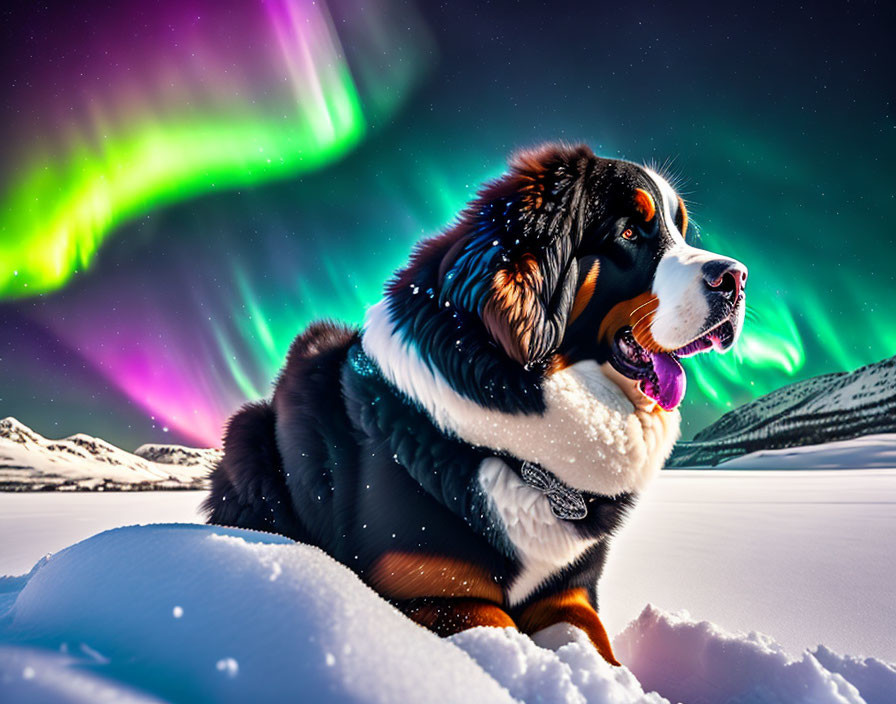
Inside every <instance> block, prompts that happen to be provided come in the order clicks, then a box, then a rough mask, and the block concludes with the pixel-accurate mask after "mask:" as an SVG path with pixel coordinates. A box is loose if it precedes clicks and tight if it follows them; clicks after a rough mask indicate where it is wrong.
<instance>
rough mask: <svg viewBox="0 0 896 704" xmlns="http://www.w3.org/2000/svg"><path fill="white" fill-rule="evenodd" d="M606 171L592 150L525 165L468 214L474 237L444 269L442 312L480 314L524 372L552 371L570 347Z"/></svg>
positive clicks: (518, 161) (536, 154)
mask: <svg viewBox="0 0 896 704" xmlns="http://www.w3.org/2000/svg"><path fill="white" fill-rule="evenodd" d="M597 162H598V159H597V157H595V156H594V154H593V152H592V151H591V150H590V149H588V148H587V147H584V146H579V147H561V146H556V145H549V146H545V147H541V148H539V149H536V150H533V151H527V152H523V153H520V154H518V155H516V156H515V157H514V158H513V159H512V161H511V163H510V168H509V170H508V173H507V174H506V175H505V176H503V177H502V178H500V179H498V180H497V181H495V182H494V183H491V184H489V185H488V186H486V187H485V188H484V189H483V190H482V192H481V193H480V194H479V197H478V198H477V199H476V200H475V201H474V202H473V203H472V204H471V205H470V207H469V208H468V209H467V210H466V211H465V212H464V213H463V215H462V219H461V222H460V223H459V225H458V227H460V228H463V229H464V230H466V236H465V237H462V238H460V239H458V240H457V242H456V243H455V245H454V247H452V249H451V251H449V252H448V253H447V255H446V256H445V258H444V259H443V261H442V264H441V267H440V271H439V277H440V282H441V286H440V292H439V294H440V296H439V298H440V304H441V305H445V306H451V305H454V306H457V307H458V308H459V309H460V310H462V311H470V312H475V313H476V314H478V316H479V317H480V319H481V320H482V323H483V325H484V326H485V329H486V330H487V331H488V333H489V335H490V336H491V338H492V339H493V340H494V341H495V342H496V343H497V344H498V345H499V346H500V347H501V348H502V349H503V350H504V352H505V353H506V354H507V355H508V356H509V357H510V358H511V359H513V360H516V361H517V362H519V363H520V364H523V365H527V366H532V365H537V364H541V363H546V362H547V359H548V357H549V356H550V354H551V353H552V352H553V351H554V350H556V348H557V347H558V346H559V345H560V342H561V341H562V339H563V334H564V332H565V330H566V325H567V321H568V318H569V314H570V310H571V309H572V305H573V300H574V298H575V286H576V281H577V278H578V267H577V264H576V260H575V257H574V256H573V255H574V252H575V251H576V248H577V247H578V245H579V243H580V242H581V238H582V233H583V231H584V229H585V227H586V224H587V221H588V219H589V212H588V211H589V202H590V198H589V193H590V191H591V187H590V181H591V180H593V174H594V172H595V167H596V164H597Z"/></svg>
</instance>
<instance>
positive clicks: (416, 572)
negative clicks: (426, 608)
mask: <svg viewBox="0 0 896 704" xmlns="http://www.w3.org/2000/svg"><path fill="white" fill-rule="evenodd" d="M368 582H369V583H370V585H371V586H372V587H373V588H374V589H376V590H377V591H378V592H379V593H380V594H383V595H384V596H386V597H389V598H393V599H413V598H415V597H476V598H479V599H486V600H489V601H494V602H496V603H499V604H500V603H502V602H503V600H504V593H503V592H502V591H501V587H499V586H498V585H497V584H496V583H495V581H494V580H493V579H492V578H491V577H490V576H489V573H488V571H487V570H485V569H483V568H482V567H479V566H478V565H474V564H471V563H469V562H464V561H463V560H457V559H454V558H451V557H444V556H441V555H424V554H415V553H407V552H389V553H386V554H385V555H383V556H382V557H381V558H380V559H379V560H377V561H376V562H375V563H374V565H373V568H372V569H371V571H370V574H369V577H368Z"/></svg>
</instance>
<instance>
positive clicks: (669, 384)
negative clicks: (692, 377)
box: [610, 320, 735, 411]
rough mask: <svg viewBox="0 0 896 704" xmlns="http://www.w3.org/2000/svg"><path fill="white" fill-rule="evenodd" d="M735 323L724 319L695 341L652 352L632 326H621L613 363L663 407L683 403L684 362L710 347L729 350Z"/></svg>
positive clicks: (614, 344) (614, 342)
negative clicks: (672, 348) (675, 347)
mask: <svg viewBox="0 0 896 704" xmlns="http://www.w3.org/2000/svg"><path fill="white" fill-rule="evenodd" d="M734 337H735V334H734V325H733V324H732V322H731V321H730V320H725V321H723V322H721V323H719V324H718V325H716V326H715V327H714V328H712V329H711V330H709V331H708V332H705V333H704V334H703V335H702V336H700V337H698V338H697V339H696V340H694V341H693V342H689V343H688V344H687V345H685V346H684V347H680V348H678V349H677V350H673V351H671V352H651V351H649V350H646V349H645V348H643V347H641V345H639V344H638V343H637V341H635V337H634V335H632V329H631V328H630V327H627V326H626V327H624V328H621V329H620V330H619V331H618V332H617V333H616V336H615V337H614V338H613V353H612V355H611V356H610V364H612V365H613V367H614V368H615V369H616V371H618V372H619V373H620V374H622V375H623V376H626V377H628V378H629V379H634V380H636V381H639V382H640V383H639V384H638V387H639V388H640V390H641V393H643V394H644V395H645V396H648V397H649V398H652V399H653V400H654V401H656V402H657V403H658V404H659V405H660V406H661V407H662V408H664V409H665V410H667V411H671V410H672V409H673V408H675V407H676V406H678V404H679V403H681V399H682V398H683V397H684V392H685V388H686V386H687V377H686V375H685V372H684V368H683V367H682V366H681V362H679V361H678V360H679V359H681V358H682V357H690V356H692V355H695V354H698V353H700V352H706V351H707V350H710V349H716V350H719V351H724V350H727V349H728V348H729V347H731V345H732V344H733V343H734Z"/></svg>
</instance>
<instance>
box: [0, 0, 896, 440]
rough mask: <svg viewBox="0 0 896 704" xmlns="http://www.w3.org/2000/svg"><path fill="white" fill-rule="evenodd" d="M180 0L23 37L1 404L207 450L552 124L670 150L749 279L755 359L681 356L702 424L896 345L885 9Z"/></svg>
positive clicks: (56, 22)
mask: <svg viewBox="0 0 896 704" xmlns="http://www.w3.org/2000/svg"><path fill="white" fill-rule="evenodd" d="M159 5H160V7H161V9H159V7H155V8H152V7H147V8H145V9H144V10H141V11H140V13H141V14H140V17H139V18H138V19H139V22H137V21H135V19H134V18H133V17H131V16H129V14H128V13H129V12H135V10H133V9H127V8H125V7H121V8H116V9H114V10H108V9H103V8H96V9H95V10H93V11H92V12H93V15H92V16H93V17H94V20H93V25H94V26H95V27H98V28H103V30H104V31H97V32H96V33H94V34H87V35H85V36H83V37H76V36H75V35H74V34H70V33H69V34H66V33H60V32H58V31H54V27H56V26H66V25H69V24H72V23H73V22H76V21H78V20H79V18H81V16H82V14H83V13H86V12H87V9H85V8H70V9H69V10H67V11H65V12H68V13H69V15H68V16H61V17H57V16H48V15H45V14H40V13H38V12H37V10H33V11H32V10H29V11H27V12H32V15H28V16H26V17H23V20H22V21H23V22H25V23H26V24H28V25H29V26H31V27H34V31H33V32H32V33H31V34H30V35H29V36H27V37H26V36H25V35H22V34H16V33H12V34H11V35H10V36H8V37H6V39H7V43H8V44H9V45H10V47H11V48H12V49H13V51H11V54H12V55H13V56H15V57H18V58H17V63H15V65H13V66H11V67H10V72H11V73H12V74H14V75H16V76H18V77H20V78H19V79H18V80H17V82H16V84H15V85H14V87H13V88H11V89H9V91H8V93H9V95H7V96H6V98H7V99H6V102H5V105H6V109H7V112H6V114H5V117H6V119H5V121H4V122H3V124H5V125H7V127H6V128H5V130H6V132H7V133H8V134H7V143H8V144H9V145H10V148H9V150H8V152H9V153H8V158H7V159H6V160H5V162H4V166H3V167H2V170H3V178H2V181H0V183H2V185H3V190H2V193H3V196H2V201H0V202H2V204H3V208H2V212H0V228H2V229H0V291H2V292H3V295H4V296H5V298H6V301H5V302H4V303H0V323H2V324H3V330H4V332H6V334H7V339H6V341H5V345H6V346H5V347H3V348H2V349H0V359H2V364H0V388H2V392H0V415H15V416H17V417H20V418H21V419H22V420H23V421H24V422H26V423H29V424H30V425H32V426H34V427H35V428H36V429H38V430H39V431H41V432H44V433H45V434H50V435H52V434H53V433H56V434H60V435H61V434H66V433H71V432H77V431H84V432H90V433H93V434H95V435H100V436H103V437H106V438H108V439H109V440H111V441H113V442H119V443H121V444H122V445H124V446H131V445H136V444H139V443H141V442H145V441H148V440H172V439H174V438H177V439H183V440H184V441H187V442H192V443H197V442H201V443H208V444H215V443H216V442H217V439H218V438H219V437H220V430H221V425H222V423H223V422H224V420H225V419H226V417H227V416H228V415H229V414H230V413H231V412H232V411H233V410H235V408H236V407H237V406H238V405H239V404H240V403H242V402H243V401H245V400H247V399H251V398H257V397H259V396H263V395H265V394H266V393H268V391H269V389H270V385H271V383H272V381H273V379H274V377H275V375H276V373H277V371H278V369H279V367H280V366H281V364H282V361H283V358H284V355H285V353H286V350H287V348H288V346H289V343H290V342H291V340H292V338H293V337H294V336H295V334H296V333H298V332H299V331H300V330H301V328H302V327H303V326H304V325H305V324H307V323H308V322H309V321H311V320H314V319H318V318H322V317H332V318H336V319H340V320H344V321H346V322H352V323H357V322H360V320H361V318H362V316H363V312H364V308H365V306H367V305H369V304H371V303H373V302H375V301H376V300H377V299H378V298H379V297H380V295H381V290H382V285H383V283H384V281H385V280H386V279H387V278H388V276H389V275H390V274H391V272H392V271H393V270H394V269H395V268H396V267H398V266H400V265H401V264H402V263H403V262H404V261H405V259H406V258H407V255H408V254H409V252H410V250H411V247H412V246H413V244H414V242H416V241H418V240H419V239H420V238H421V237H423V236H426V235H431V234H433V233H435V232H437V231H438V230H439V229H441V228H442V227H444V226H445V225H447V224H448V223H449V222H450V221H451V220H452V219H453V217H454V216H455V214H456V213H457V212H458V210H459V209H460V208H461V207H462V206H463V205H464V203H465V202H466V201H467V200H468V199H469V198H470V197H471V196H472V195H473V193H474V192H475V190H476V189H477V187H478V185H479V184H480V183H481V182H482V181H483V180H486V179H488V178H491V177H494V176H496V175H497V174H499V173H500V172H501V170H502V169H503V167H504V164H505V163H506V158H507V155H508V154H509V153H510V152H511V151H513V150H514V149H517V148H520V147H525V146H531V145H533V144H535V143H538V142H540V141H545V140H549V139H565V140H568V141H585V142H588V143H589V144H590V145H591V146H592V147H593V148H594V149H595V151H597V152H598V153H600V154H602V155H605V156H612V157H622V158H627V159H631V160H633V161H638V162H650V161H656V162H660V163H663V162H665V161H666V160H668V159H671V160H673V167H672V169H673V170H674V171H675V172H677V173H678V174H680V175H681V177H682V186H681V190H682V192H683V194H684V196H685V198H686V200H687V201H688V202H689V204H690V206H689V210H690V212H691V214H692V217H693V221H694V222H695V223H696V225H697V228H698V230H699V237H698V239H697V240H696V244H698V245H699V246H703V247H706V248H708V249H712V250H714V251H718V252H723V253H726V254H730V255H731V256H734V257H737V258H738V259H740V260H741V261H743V262H745V263H746V264H747V265H748V267H749V268H750V283H749V290H748V304H749V312H748V316H747V324H746V327H745V330H744V334H743V337H742V339H741V341H740V343H739V344H738V346H737V347H736V349H735V350H734V351H733V352H732V353H730V354H728V355H726V356H719V355H706V356H699V357H696V358H694V359H691V360H688V361H687V368H688V373H689V390H688V395H687V397H686V399H685V405H684V407H683V413H684V418H685V429H684V432H685V436H688V435H690V434H692V433H693V432H695V431H696V430H699V429H700V428H701V427H703V426H705V425H706V424H707V423H709V422H711V421H712V420H714V419H715V418H716V417H718V415H720V414H721V413H722V412H724V411H725V410H727V409H728V408H730V407H732V406H734V405H737V404H740V403H742V402H745V401H747V400H749V399H751V398H754V397H756V396H757V395H760V394H763V393H766V392H768V391H771V390H773V389H775V388H778V387H780V386H781V385H783V384H785V383H788V382H790V381H793V380H797V379H801V378H805V377H808V376H812V375H815V374H820V373H825V372H830V371H838V370H845V369H852V368H855V367H856V366H859V365H861V364H864V363H868V362H872V361H876V360H878V359H881V358H883V357H886V356H890V355H892V354H894V353H896V332H894V331H896V313H894V311H893V309H892V307H891V306H890V305H889V301H890V299H891V298H892V295H893V292H894V291H896V280H894V270H896V267H894V266H893V263H894V259H896V256H894V255H896V242H894V229H893V228H892V226H891V224H890V222H891V217H890V215H889V210H890V209H891V207H892V201H893V193H894V190H896V184H894V182H893V178H892V177H891V176H889V175H888V174H889V173H890V171H891V169H890V168H889V164H891V163H892V161H893V158H894V157H896V129H894V125H893V118H892V112H891V109H890V106H889V105H888V103H887V101H886V95H885V91H881V89H880V88H881V86H883V85H885V84H886V83H887V81H888V80H889V78H888V77H889V76H890V74H891V69H892V66H893V65H894V63H896V57H894V56H893V54H894V51H893V49H891V48H889V46H890V44H891V42H888V41H887V38H886V36H884V35H885V32H884V29H883V27H884V26H885V24H886V23H882V22H878V21H876V19H875V12H876V10H875V9H874V8H870V7H869V8H856V7H853V6H846V5H844V6H843V7H840V8H830V9H829V8H825V9H818V10H816V11H814V12H813V13H809V14H807V13H805V12H797V11H796V10H789V9H787V8H780V7H778V6H777V5H774V6H773V5H772V4H768V6H764V7H762V6H755V7H751V8H749V9H743V8H742V9H741V10H739V12H738V13H736V16H735V14H732V13H730V12H728V11H726V10H724V9H723V8H717V7H711V6H707V7H706V8H703V9H700V10H694V11H692V12H688V13H685V12H680V11H678V10H674V11H673V9H671V8H670V9H669V10H663V9H662V8H655V9H654V11H652V12H651V13H649V14H648V15H645V14H644V13H642V12H639V11H638V9H637V8H634V7H633V8H628V7H614V8H610V7H602V6H593V7H589V8H580V9H579V10H577V11H576V12H573V11H572V10H565V9H563V8H556V9H555V10H554V11H552V13H548V14H545V13H543V12H540V11H538V12H537V11H536V10H534V9H531V10H530V9H527V8H525V7H518V8H516V9H515V10H514V12H512V13H507V12H502V11H500V10H498V9H497V8H492V7H490V6H482V5H480V4H475V5H470V6H469V7H467V8H464V7H462V6H459V7H453V8H452V10H451V11H449V10H448V9H445V8H439V7H435V6H430V5H420V6H418V8H417V10H413V8H412V7H409V6H407V5H403V4H399V3H394V2H390V1H387V0H381V1H379V2H374V3H368V4H363V5H362V4H361V3H352V2H349V3H345V4H342V3H340V4H338V5H337V4H330V5H329V6H328V7H325V6H324V5H321V4H314V3H311V2H305V1H304V0H294V1H292V2H290V1H289V0H277V2H263V3H258V4H257V5H256V4H253V3H247V4H245V5H244V6H241V7H243V9H242V10H239V11H238V12H235V13H234V12H222V11H220V10H219V9H218V5H216V4H214V3H200V5H202V11H201V13H199V14H198V15H197V17H193V16H192V14H191V13H192V12H193V9H192V8H191V9H189V10H182V9H180V6H179V5H173V4H171V3H160V4H159ZM169 5H170V7H169ZM27 12H26V11H23V13H25V14H27ZM60 12H63V11H62V10H60ZM302 13H304V14H302ZM194 14H195V13H194ZM42 23H43V24H42ZM141 23H142V24H141ZM118 25H121V26H129V27H141V26H142V27H144V29H143V30H140V31H137V30H135V31H134V32H131V34H128V35H126V36H127V41H123V40H122V41H120V42H117V43H116V42H115V41H114V39H113V40H111V41H110V40H109V39H108V38H109V37H113V38H114V37H116V36H125V35H122V34H121V33H118V34H116V33H114V32H113V31H112V30H113V29H114V28H115V27H116V26H118ZM596 27H603V28H606V29H607V31H604V32H600V33H596V32H595V29H594V28H596ZM598 34H599V35H600V36H598ZM132 35H133V36H132ZM878 35H880V36H878ZM669 37H674V38H675V41H668V38H669ZM757 37H758V38H759V40H757ZM61 44H65V46H64V47H62V46H61ZM223 46H226V47H228V51H227V52H222V51H221V47H223ZM110 47H111V49H110V50H111V51H113V53H115V54H116V57H117V60H116V61H114V62H109V61H108V59H107V58H106V57H105V55H104V54H103V51H105V50H106V49H109V48H110ZM533 47H535V48H537V50H533ZM759 47H761V50H760V49H759ZM867 47H874V48H873V50H868V49H867ZM16 48H18V50H15V49H16ZM54 52H55V53H54ZM62 54H64V55H65V56H66V57H69V58H68V61H69V64H70V71H71V75H70V76H67V77H66V76H62V75H60V73H61V72H60V71H59V70H58V66H59V65H60V64H59V63H57V62H56V60H55V59H56V57H57V56H60V55H62ZM41 57H44V58H43V59H42V58H41ZM48 57H49V58H48ZM72 57H77V60H75V59H73V58H72ZM146 57H151V58H146ZM51 58H52V59H54V60H53V61H50V59H51ZM782 67H786V70H785V69H782ZM268 159H270V160H271V161H270V162H268ZM16 272H18V273H16ZM26 283H27V284H28V286H27V288H26V287H25V284H26ZM35 293H39V295H34V294H35ZM85 399H89V402H85ZM164 428H168V432H165V431H164V430H163V429H164Z"/></svg>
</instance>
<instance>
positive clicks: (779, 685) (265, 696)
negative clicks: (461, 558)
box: [0, 524, 896, 704]
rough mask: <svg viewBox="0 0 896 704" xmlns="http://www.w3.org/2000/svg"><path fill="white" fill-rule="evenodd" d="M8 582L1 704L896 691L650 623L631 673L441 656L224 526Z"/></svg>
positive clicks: (442, 645)
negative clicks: (10, 599) (11, 600)
mask: <svg viewBox="0 0 896 704" xmlns="http://www.w3.org/2000/svg"><path fill="white" fill-rule="evenodd" d="M11 582H12V583H10V580H7V581H5V582H0V592H3V591H7V592H11V594H12V595H13V596H15V601H14V604H13V605H12V606H11V607H9V606H7V607H6V608H0V687H2V688H3V694H4V701H28V702H33V701H66V702H96V701H113V700H114V701H128V700H130V701H135V702H142V701H154V700H156V699H160V700H163V701H199V700H202V701H208V700H212V701H220V702H245V701H279V700H285V699H286V698H289V699H296V698H299V699H300V700H301V701H303V702H412V701H420V702H431V701H439V702H455V701H456V702H513V701H517V702H570V703H581V704H586V703H588V702H601V703H603V704H623V703H629V702H633V703H634V702H637V703H643V704H648V703H649V704H661V703H662V702H667V701H686V702H747V701H757V702H806V703H807V704H808V703H809V702H812V703H813V704H860V703H861V702H869V704H877V703H878V702H883V701H886V698H885V697H887V696H888V692H891V691H892V689H891V687H892V685H893V682H894V677H896V670H894V669H893V667H892V666H889V665H887V664H886V663H883V662H881V661H878V660H874V659H866V660H864V661H860V660H858V659H855V658H850V657H845V656H840V655H838V654H836V653H833V652H831V651H829V650H828V649H826V648H824V649H819V650H818V651H817V653H816V654H811V653H808V652H804V653H802V654H800V655H798V656H791V655H789V654H788V653H787V652H785V650H784V649H783V648H782V647H781V646H780V645H778V644H777V643H775V642H774V641H773V640H772V639H771V638H769V637H767V636H762V635H759V634H755V633H751V634H740V633H729V632H726V631H725V630H723V629H722V628H721V627H719V626H716V625H713V624H711V623H707V622H696V621H694V620H692V619H690V618H689V617H688V616H687V615H683V614H678V615H672V614H667V613H663V612H661V611H659V610H657V609H656V608H654V607H651V606H648V607H647V608H645V609H644V611H643V612H642V614H641V615H640V617H638V618H637V619H636V620H635V621H633V622H632V623H631V624H629V625H628V627H627V628H626V629H625V630H624V631H623V632H622V633H621V634H620V635H619V636H617V638H616V640H615V646H616V649H617V653H618V654H619V656H620V658H621V659H622V660H623V661H624V662H626V663H627V664H628V666H629V667H628V668H613V667H611V666H609V665H608V664H607V663H605V662H604V661H603V660H602V659H601V658H600V657H599V656H598V655H597V654H596V652H595V651H594V649H593V648H592V647H591V646H590V644H589V643H588V642H587V640H586V638H585V636H584V634H582V633H581V632H579V631H577V630H576V629H573V628H571V627H561V628H564V629H565V633H562V634H555V636H556V637H555V638H554V640H555V641H556V642H555V643H554V646H553V649H549V648H544V647H540V646H538V645H536V644H535V643H533V642H532V640H531V639H529V638H528V637H527V636H525V635H523V634H520V633H518V632H516V631H514V630H512V629H507V630H505V629H486V628H480V629H474V630H471V631H466V632H464V633H460V634H457V635H455V636H453V637H451V638H450V639H446V640H443V639H440V638H438V637H437V636H435V635H434V634H432V633H430V632H429V631H426V630H425V629H423V628H421V627H419V626H417V625H415V624H414V623H412V622H411V621H409V620H408V619H406V618H405V617H404V616H403V615H402V614H400V613H399V612H398V611H396V610H395V609H393V608H392V607H391V606H390V605H388V604H387V603H386V602H385V601H383V600H382V599H381V598H380V597H379V596H377V595H376V594H375V593H374V592H373V591H371V590H370V589H369V588H368V587H366V586H365V585H364V584H363V583H362V582H361V581H360V580H359V579H358V578H357V576H356V575H355V574H354V573H353V572H351V571H350V570H349V569H348V568H346V567H344V566H342V565H340V564H339V563H337V562H336V561H334V560H333V559H331V558H330V557H329V556H327V555H325V554H324V553H322V552H321V551H319V550H317V549H316V548H312V547H309V546H306V545H300V544H294V543H291V542H290V541H288V540H286V539H283V538H280V537H277V536H273V535H269V534H264V533H256V532H252V531H244V530H236V529H228V528H220V527H214V526H200V525H189V524H168V525H155V526H137V527H128V528H120V529H114V530H111V531H107V532H104V533H101V534H99V535H97V536H94V537H92V538H89V539H87V540H86V541H83V542H81V543H78V544H76V545H74V546H72V547H70V548H67V549H65V550H63V551H61V552H60V553H58V554H56V555H54V556H52V557H50V558H49V559H46V560H44V561H42V562H41V563H40V564H39V565H38V566H37V567H36V568H35V569H34V570H33V572H32V573H31V574H30V575H29V576H27V577H25V578H16V579H14V580H11ZM178 612H179V614H180V615H179V616H178V615H177V614H178Z"/></svg>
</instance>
